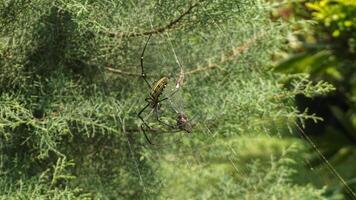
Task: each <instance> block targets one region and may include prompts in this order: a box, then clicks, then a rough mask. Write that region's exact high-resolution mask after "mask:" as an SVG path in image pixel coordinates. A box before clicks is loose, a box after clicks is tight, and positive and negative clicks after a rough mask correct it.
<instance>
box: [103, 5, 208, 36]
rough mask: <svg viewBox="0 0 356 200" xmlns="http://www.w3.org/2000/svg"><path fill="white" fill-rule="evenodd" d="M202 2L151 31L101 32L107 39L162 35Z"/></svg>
mask: <svg viewBox="0 0 356 200" xmlns="http://www.w3.org/2000/svg"><path fill="white" fill-rule="evenodd" d="M202 1H203V0H200V1H198V2H196V3H195V4H191V5H190V6H189V8H188V9H187V10H186V11H184V12H183V13H182V14H181V15H179V16H178V17H177V18H175V19H174V20H172V21H170V22H169V23H168V24H167V25H165V26H162V27H155V28H153V29H151V30H148V31H144V32H104V31H103V32H101V33H103V34H105V35H107V36H108V37H115V38H125V37H138V36H144V35H151V34H158V33H163V32H165V31H167V30H170V29H173V28H174V27H176V26H177V25H178V23H179V22H180V21H181V20H182V19H183V18H184V17H185V16H186V15H188V14H190V12H191V11H192V10H193V9H194V8H195V7H197V6H198V5H199V4H200V2H202Z"/></svg>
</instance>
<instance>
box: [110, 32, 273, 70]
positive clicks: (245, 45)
mask: <svg viewBox="0 0 356 200" xmlns="http://www.w3.org/2000/svg"><path fill="white" fill-rule="evenodd" d="M265 34H266V33H265V32H263V33H260V34H257V35H255V36H254V37H252V38H249V39H248V40H247V41H245V42H244V43H243V44H241V45H240V46H238V47H236V48H234V49H233V50H232V51H230V52H227V53H225V54H223V55H222V56H221V58H220V61H218V62H216V63H209V64H208V65H199V66H197V67H195V68H193V69H191V70H190V71H187V72H184V75H192V74H196V73H200V72H204V71H208V70H211V69H216V68H217V69H220V66H221V65H223V64H225V63H227V62H229V61H232V60H234V59H235V58H236V57H237V56H239V55H241V54H242V53H243V52H244V51H246V50H248V49H249V48H251V46H252V45H253V44H254V43H256V40H257V39H260V38H261V37H263V36H264V35H265ZM105 69H106V70H107V71H109V72H112V73H115V74H121V75H128V76H141V74H139V73H131V72H124V71H121V70H119V69H114V68H111V67H105Z"/></svg>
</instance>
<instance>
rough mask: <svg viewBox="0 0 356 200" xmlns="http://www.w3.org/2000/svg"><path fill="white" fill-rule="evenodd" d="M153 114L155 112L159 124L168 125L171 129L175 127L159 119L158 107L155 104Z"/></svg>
mask: <svg viewBox="0 0 356 200" xmlns="http://www.w3.org/2000/svg"><path fill="white" fill-rule="evenodd" d="M155 114H156V119H157V121H158V122H159V123H161V124H163V125H165V126H168V127H169V128H171V129H177V126H175V125H170V124H167V123H166V122H164V121H162V120H161V119H160V116H159V111H158V107H157V106H156V107H155Z"/></svg>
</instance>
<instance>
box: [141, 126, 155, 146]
mask: <svg viewBox="0 0 356 200" xmlns="http://www.w3.org/2000/svg"><path fill="white" fill-rule="evenodd" d="M144 125H145V124H141V131H142V133H143V135H144V136H145V138H146V140H147V142H148V143H149V144H151V145H153V143H152V142H151V140H150V139H148V136H147V134H146V131H145V128H144ZM148 128H150V127H148Z"/></svg>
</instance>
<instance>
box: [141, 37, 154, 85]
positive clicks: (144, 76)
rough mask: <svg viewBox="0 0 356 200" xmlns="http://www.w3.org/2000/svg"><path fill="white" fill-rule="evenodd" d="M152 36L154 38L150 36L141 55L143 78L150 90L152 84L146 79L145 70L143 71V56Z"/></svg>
mask: <svg viewBox="0 0 356 200" xmlns="http://www.w3.org/2000/svg"><path fill="white" fill-rule="evenodd" d="M151 36H152V35H150V36H149V37H148V39H147V41H146V44H145V47H144V48H143V50H142V53H141V77H142V78H143V80H145V82H146V84H147V86H148V88H150V89H151V88H152V87H151V84H150V83H149V82H148V80H147V79H146V74H145V72H144V69H143V56H144V54H145V50H146V47H147V44H148V41H150V39H151Z"/></svg>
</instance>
